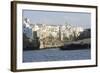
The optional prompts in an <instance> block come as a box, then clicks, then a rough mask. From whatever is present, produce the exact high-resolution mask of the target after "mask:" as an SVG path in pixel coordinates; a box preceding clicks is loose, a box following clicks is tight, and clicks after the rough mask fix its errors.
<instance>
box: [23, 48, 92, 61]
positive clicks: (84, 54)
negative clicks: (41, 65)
mask: <svg viewBox="0 0 100 73" xmlns="http://www.w3.org/2000/svg"><path fill="white" fill-rule="evenodd" d="M84 59H91V51H90V49H83V50H59V48H56V49H45V50H30V51H23V62H42V61H63V60H84Z"/></svg>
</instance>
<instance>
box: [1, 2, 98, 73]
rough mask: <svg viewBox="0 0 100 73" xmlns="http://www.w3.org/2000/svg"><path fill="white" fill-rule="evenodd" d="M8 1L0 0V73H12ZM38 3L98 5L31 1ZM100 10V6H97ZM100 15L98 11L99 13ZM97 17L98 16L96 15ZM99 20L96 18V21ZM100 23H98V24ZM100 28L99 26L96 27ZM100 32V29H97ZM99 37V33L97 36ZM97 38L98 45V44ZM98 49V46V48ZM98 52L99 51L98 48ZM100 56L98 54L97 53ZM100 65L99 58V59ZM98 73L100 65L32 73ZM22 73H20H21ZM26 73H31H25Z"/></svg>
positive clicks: (93, 3)
mask: <svg viewBox="0 0 100 73" xmlns="http://www.w3.org/2000/svg"><path fill="white" fill-rule="evenodd" d="M10 1H11V0H0V73H12V72H11V71H10V34H11V33H10V29H11V28H10V8H11V7H10ZM33 1H40V2H56V3H67V4H70V3H71V4H84V5H98V6H99V4H100V1H99V0H33ZM99 8H100V6H99ZM98 13H100V10H99V12H98ZM98 16H100V15H99V14H98ZM99 19H100V18H99V17H98V20H99ZM99 23H100V21H99V22H98V24H99ZM98 28H100V25H98ZM98 31H100V29H98ZM98 37H100V33H99V34H98ZM99 40H100V38H98V43H100V41H99ZM99 47H100V46H99ZM98 52H100V49H99V48H98ZM98 55H100V53H98ZM98 60H99V64H100V57H99V59H98ZM53 72H54V73H66V72H67V73H86V72H90V73H99V72H100V65H99V66H98V67H91V68H77V69H62V70H50V71H49V70H47V71H35V72H34V73H53ZM21 73H22V72H21ZM26 73H33V72H32V71H31V72H26Z"/></svg>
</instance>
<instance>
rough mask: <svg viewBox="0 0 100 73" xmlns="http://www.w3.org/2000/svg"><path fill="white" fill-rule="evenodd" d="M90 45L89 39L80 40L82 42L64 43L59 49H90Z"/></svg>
mask: <svg viewBox="0 0 100 73" xmlns="http://www.w3.org/2000/svg"><path fill="white" fill-rule="evenodd" d="M90 43H91V40H90V38H88V39H82V40H78V41H72V42H69V43H66V44H64V45H63V46H61V47H60V49H61V50H76V49H80V50H81V49H90V48H91V44H90Z"/></svg>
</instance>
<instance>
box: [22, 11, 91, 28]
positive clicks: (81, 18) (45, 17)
mask: <svg viewBox="0 0 100 73" xmlns="http://www.w3.org/2000/svg"><path fill="white" fill-rule="evenodd" d="M24 18H29V19H30V21H31V23H33V24H37V23H42V24H54V25H59V24H60V25H64V24H65V23H68V24H70V25H72V26H79V27H83V28H85V29H86V28H90V27H91V14H90V13H83V12H60V11H59V12H58V11H57V12H56V11H35V10H23V19H24Z"/></svg>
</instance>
